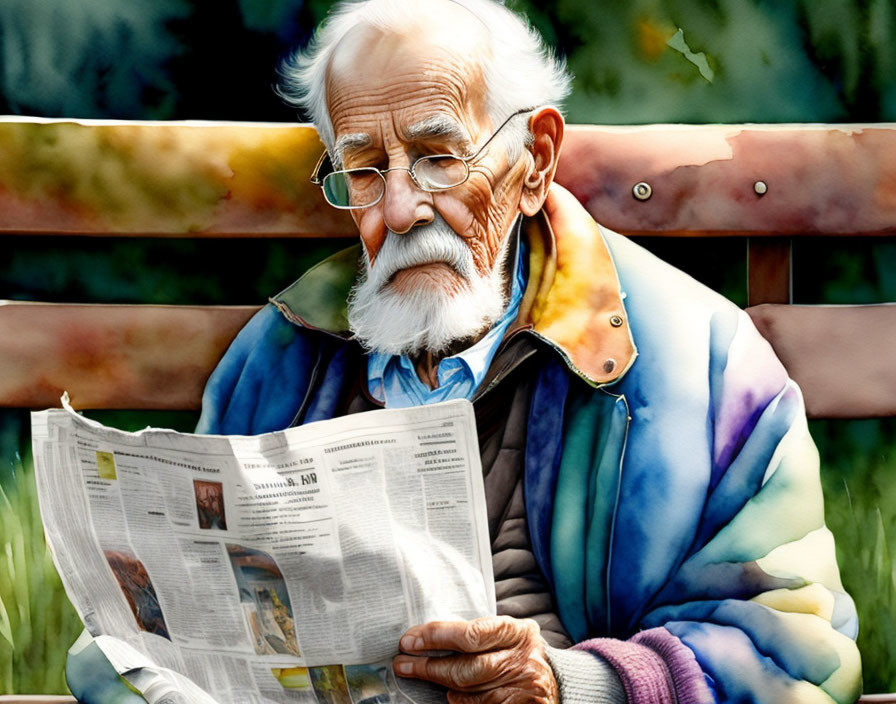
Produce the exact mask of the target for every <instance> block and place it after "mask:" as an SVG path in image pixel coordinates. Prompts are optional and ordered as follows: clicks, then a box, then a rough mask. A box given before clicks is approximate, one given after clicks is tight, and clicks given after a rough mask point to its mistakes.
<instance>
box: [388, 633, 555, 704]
mask: <svg viewBox="0 0 896 704" xmlns="http://www.w3.org/2000/svg"><path fill="white" fill-rule="evenodd" d="M432 650H450V651H455V653H456V654H451V655H446V656H444V657H428V656H426V655H425V653H426V651H432ZM401 651H402V653H405V654H402V655H397V656H396V657H395V659H394V660H393V663H392V666H393V667H394V669H395V674H397V675H398V676H400V677H416V678H418V679H421V680H428V681H430V682H435V683H436V684H440V685H443V686H445V687H447V688H448V690H449V692H448V701H449V702H451V704H474V703H476V704H498V703H499V702H507V703H508V704H523V703H524V702H535V703H536V704H558V703H559V701H560V695H559V691H558V689H557V681H556V680H555V679H554V673H553V671H552V670H551V665H550V663H548V660H547V657H546V656H545V641H544V638H542V637H541V632H540V629H539V628H538V624H537V623H535V621H532V620H531V619H526V620H519V619H515V618H510V617H509V616H487V617H485V618H477V619H475V620H473V621H433V622H431V623H426V624H424V625H422V626H414V627H413V628H410V629H408V631H407V632H406V633H405V634H404V635H403V636H402V637H401Z"/></svg>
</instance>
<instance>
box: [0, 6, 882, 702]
mask: <svg viewBox="0 0 896 704" xmlns="http://www.w3.org/2000/svg"><path fill="white" fill-rule="evenodd" d="M331 4H332V3H331V2H330V0H217V2H214V3H210V2H201V1H200V0H152V1H151V2H150V1H149V0H144V1H135V0H2V2H0V114H12V115H33V116H40V117H81V118H120V119H151V120H168V119H211V120H251V121H292V120H295V119H296V118H297V117H299V118H300V119H301V116H297V115H296V114H295V112H294V111H293V110H291V109H289V108H287V107H285V106H284V105H282V104H281V103H280V102H279V100H278V99H277V98H276V97H275V95H274V93H273V91H272V90H271V86H272V84H273V83H274V82H275V81H276V66H277V64H278V62H279V61H280V59H282V58H283V57H284V56H286V55H287V53H288V52H289V51H290V50H292V49H293V48H295V47H297V46H302V45H303V44H304V43H306V42H307V40H308V38H309V35H310V32H311V30H312V29H313V28H314V27H315V26H316V25H317V23H318V22H319V21H320V20H321V19H322V18H323V16H324V15H325V14H326V12H327V10H328V9H329V7H330V5H331ZM508 4H509V5H511V6H512V7H514V8H515V9H518V10H520V11H523V12H525V13H526V14H527V15H528V17H529V18H530V20H531V22H532V23H533V24H534V25H535V26H536V27H537V28H538V29H539V30H540V31H541V32H542V34H543V35H544V36H545V38H546V39H547V41H548V42H549V43H550V44H551V45H553V46H554V47H556V49H557V51H558V52H559V53H561V54H562V55H563V56H565V57H566V59H567V61H568V65H569V67H570V69H571V71H572V72H573V73H574V74H575V82H574V90H573V94H572V95H571V97H570V99H569V100H568V103H567V112H568V116H569V119H570V121H572V122H578V123H613V124H642V123H652V122H693V123H705V122H877V121H893V120H896V78H894V77H896V42H894V38H896V3H894V2H893V1H892V0H777V1H774V0H626V1H622V0H618V1H611V0H605V1H604V2H588V1H587V0H555V1H554V2H548V1H544V2H536V1H535V0H509V2H508ZM644 244H646V245H647V246H649V247H651V248H652V249H654V250H655V251H657V252H658V253H659V254H660V255H661V256H663V257H665V258H667V259H669V260H670V261H672V262H673V263H675V264H676V265H678V266H680V267H682V268H684V269H686V270H687V271H689V272H691V273H693V274H694V275H695V276H696V277H697V278H699V279H701V280H703V281H705V282H706V283H708V284H709V285H711V286H713V287H715V288H717V289H719V290H721V291H723V292H724V293H725V294H726V295H728V296H729V297H731V298H732V299H733V300H735V301H736V302H738V303H740V304H742V305H743V304H745V302H746V293H745V284H744V270H745V259H746V258H745V251H744V245H743V243H738V242H728V241H721V240H720V241H699V242H698V241H690V240H688V241H679V242H651V241H645V242H644ZM343 245H344V243H343V242H323V241H308V240H304V241H290V240H273V241H265V242H259V241H253V242H239V241H222V242H208V241H159V240H141V239H136V240H131V241H103V240H101V239H77V238H61V237H60V238H53V237H29V238H25V237H15V236H7V237H2V238H0V246H2V250H0V251H2V252H3V257H2V260H0V298H7V299H20V300H43V301H96V302H158V303H255V304H260V303H262V302H264V301H265V300H266V298H267V296H268V295H270V294H272V293H273V292H276V291H277V290H279V289H280V288H282V287H283V286H285V285H287V284H288V283H289V282H290V281H292V280H293V279H295V278H296V277H297V276H298V275H299V274H300V273H301V272H302V271H303V270H304V269H305V268H307V267H308V266H309V265H310V264H311V263H313V262H315V261H317V260H318V259H320V258H321V257H322V256H324V255H325V254H327V253H328V252H330V251H333V250H334V249H337V248H339V247H341V246H343ZM794 261H795V264H794V296H795V300H796V301H797V302H801V303H821V302H831V303H872V302H882V301H896V245H894V244H889V243H883V242H871V241H850V242H831V241H827V240H824V241H822V240H805V241H799V242H797V243H795V246H794ZM0 373H2V370H0ZM93 415H94V416H95V417H98V418H99V419H100V420H102V421H103V422H107V423H109V424H112V425H117V426H119V427H123V428H127V429H136V428H139V427H143V426H144V425H146V424H153V425H164V426H169V427H176V428H178V429H181V430H190V429H191V428H192V426H193V423H194V422H195V416H194V415H193V414H189V413H142V414H134V413H110V412H107V413H96V414H93ZM27 423H28V419H27V414H26V413H25V412H24V411H19V410H8V411H4V412H2V413H0V489H2V492H0V693H9V692H31V693H38V692H47V693H52V692H64V691H65V685H64V681H63V678H62V663H63V657H64V651H65V649H66V648H67V647H68V645H69V644H70V643H71V641H72V640H73V638H74V636H75V634H76V633H77V631H78V630H79V628H80V627H79V625H78V623H77V619H76V617H75V616H74V614H73V612H72V611H71V608H70V607H69V606H68V605H67V602H66V600H65V597H64V593H63V592H62V591H61V586H60V584H59V581H58V577H56V575H55V571H54V570H53V569H52V565H51V563H50V561H49V557H48V555H47V552H46V548H45V546H44V544H43V536H42V534H41V528H40V524H39V520H38V515H37V511H36V501H35V496H34V487H33V477H32V476H31V471H30V460H29V457H28V445H29V442H30V441H29V438H28V431H27ZM812 426H813V432H814V435H815V437H816V441H817V442H818V444H819V449H820V450H821V452H822V461H823V481H824V488H825V493H826V496H827V501H828V504H827V505H828V508H827V515H828V523H829V525H831V527H832V528H833V529H834V531H835V533H836V534H837V535H838V540H839V545H838V549H839V555H840V564H841V567H842V570H843V575H844V581H845V583H846V585H847V588H848V589H849V590H850V592H851V593H852V594H853V595H854V596H855V597H856V599H857V601H858V603H859V607H860V613H861V616H862V632H861V635H860V646H861V648H862V650H863V653H864V658H865V662H866V691H894V690H896V657H891V655H890V653H896V647H894V646H896V642H894V640H896V565H894V556H896V476H894V474H896V422H894V421H892V420H868V421H851V422H833V421H816V422H813V423H812Z"/></svg>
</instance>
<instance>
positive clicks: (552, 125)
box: [520, 105, 564, 216]
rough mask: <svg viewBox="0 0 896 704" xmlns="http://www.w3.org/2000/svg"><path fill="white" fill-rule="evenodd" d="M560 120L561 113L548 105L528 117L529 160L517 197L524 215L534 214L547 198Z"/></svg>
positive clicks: (560, 133) (560, 134) (560, 132)
mask: <svg viewBox="0 0 896 704" xmlns="http://www.w3.org/2000/svg"><path fill="white" fill-rule="evenodd" d="M563 124H564V123H563V115H561V114H560V112H559V111H558V110H557V108H555V107H553V106H551V105H548V106H546V107H543V108H539V109H538V110H537V111H536V112H535V113H534V114H533V115H532V116H531V117H530V118H529V130H530V132H531V133H532V136H533V140H532V144H530V145H529V147H528V149H529V152H530V153H531V155H532V161H531V163H530V165H529V171H528V173H527V174H526V176H525V179H524V180H523V193H522V196H521V198H520V210H521V211H522V212H523V214H524V215H529V216H532V215H535V214H536V213H537V212H538V211H539V210H540V209H541V205H542V203H544V199H545V198H547V195H548V188H550V186H551V183H552V182H553V180H554V172H555V171H556V170H557V160H558V158H559V157H560V144H561V142H563Z"/></svg>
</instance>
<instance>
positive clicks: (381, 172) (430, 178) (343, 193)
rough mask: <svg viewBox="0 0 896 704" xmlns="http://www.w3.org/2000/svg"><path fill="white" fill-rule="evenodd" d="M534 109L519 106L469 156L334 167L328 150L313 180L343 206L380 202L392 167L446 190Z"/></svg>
mask: <svg viewBox="0 0 896 704" xmlns="http://www.w3.org/2000/svg"><path fill="white" fill-rule="evenodd" d="M534 109H535V108H523V109H522V110H517V111H516V112H515V113H513V114H512V115H511V116H510V117H508V118H507V119H506V120H504V122H502V123H501V124H500V126H499V127H498V129H496V130H495V131H494V132H493V133H492V135H491V137H489V138H488V139H487V140H485V143H484V144H483V145H482V146H481V147H479V149H477V150H476V153H475V154H471V155H469V156H457V155H455V154H431V155H428V156H421V157H420V158H419V159H417V160H415V161H414V163H413V164H411V165H410V166H394V167H390V168H388V169H378V168H376V167H373V166H364V167H360V168H357V169H334V168H333V162H332V161H331V159H330V155H329V153H328V152H324V153H323V154H321V157H320V159H319V160H318V162H317V165H316V166H315V167H314V172H313V173H312V175H311V183H314V184H317V185H318V186H320V187H321V190H323V192H324V198H326V199H327V202H328V203H329V204H330V205H332V206H333V207H334V208H340V209H342V210H353V209H355V208H368V207H370V206H371V205H376V204H377V203H379V202H380V200H381V199H382V197H383V195H384V194H385V192H386V176H385V175H386V174H387V173H388V172H390V171H407V172H408V173H409V174H410V176H411V180H412V181H413V182H414V184H415V185H416V186H417V188H419V189H421V190H423V191H427V192H428V193H434V192H436V191H447V190H448V189H449V188H455V187H457V186H460V185H461V184H462V183H465V182H466V181H467V179H468V178H470V168H471V167H470V163H471V162H472V161H474V160H475V159H477V158H478V157H479V156H480V155H481V154H482V153H483V152H484V151H485V149H486V147H488V145H489V144H490V143H491V142H492V140H493V139H494V138H495V137H497V136H498V133H499V132H500V131H501V130H502V129H503V128H504V126H505V125H507V123H509V122H510V121H511V120H512V119H513V118H514V117H517V116H518V115H522V114H523V113H527V112H531V111H532V110H534Z"/></svg>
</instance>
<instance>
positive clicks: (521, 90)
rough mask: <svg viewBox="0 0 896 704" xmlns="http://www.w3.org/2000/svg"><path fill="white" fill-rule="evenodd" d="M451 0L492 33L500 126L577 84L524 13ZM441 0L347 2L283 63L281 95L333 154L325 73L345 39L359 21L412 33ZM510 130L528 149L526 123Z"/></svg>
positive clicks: (491, 73)
mask: <svg viewBox="0 0 896 704" xmlns="http://www.w3.org/2000/svg"><path fill="white" fill-rule="evenodd" d="M444 1H448V0H444ZM450 1H451V2H454V3H456V4H458V5H461V6H463V7H465V8H466V9H467V10H469V11H470V13H471V14H470V22H471V23H475V24H476V25H479V24H480V23H481V24H482V25H484V27H485V29H486V31H487V35H488V42H489V45H488V47H486V49H487V51H486V53H485V58H484V59H483V65H482V67H481V68H482V72H483V75H484V78H485V84H486V88H487V105H486V109H487V111H488V114H489V116H490V117H491V120H492V123H493V125H494V126H495V127H497V126H498V125H499V124H501V123H502V122H503V121H504V120H505V119H507V117H508V116H509V115H511V114H513V113H514V112H516V111H518V110H522V109H524V108H530V107H531V108H534V107H540V106H542V105H555V106H559V105H560V104H561V103H562V101H563V99H564V98H565V97H566V96H567V95H568V93H569V89H570V77H569V75H568V74H567V72H566V65H565V62H564V61H563V60H562V59H560V58H558V57H556V56H555V55H554V53H553V52H552V51H551V50H550V49H549V48H548V47H547V46H545V44H544V42H543V41H542V39H541V37H540V36H539V34H538V32H536V31H535V30H534V29H533V28H532V27H531V26H530V25H529V23H528V22H527V21H526V20H525V19H524V18H522V17H520V16H518V15H516V14H514V13H513V12H511V11H510V10H508V9H507V8H506V7H504V6H503V5H501V4H499V3H498V2H495V1H494V0H450ZM435 4H436V0H360V1H357V0H356V1H346V2H342V3H340V4H339V5H337V6H336V7H335V8H334V9H333V10H332V11H331V13H330V16H329V17H328V18H327V21H326V22H324V23H323V24H322V25H321V27H320V28H319V29H318V31H317V32H316V34H315V36H314V38H313V40H312V41H311V44H310V45H309V47H308V49H307V50H306V51H305V52H296V53H295V54H294V55H293V56H292V57H290V58H289V59H287V60H286V61H284V62H283V64H282V65H281V67H280V84H279V86H278V87H277V92H278V93H279V94H280V96H281V97H282V98H284V100H286V101H287V102H288V103H290V104H292V105H295V106H297V107H301V108H303V109H304V110H305V111H306V112H307V113H308V115H309V117H310V118H311V121H312V122H313V123H314V125H315V127H317V131H318V133H319V134H320V137H321V139H322V140H323V142H324V144H325V145H326V147H327V150H328V151H329V152H330V154H331V155H332V156H335V155H334V154H333V145H334V140H335V136H334V134H333V124H332V122H331V121H330V116H329V113H328V111H327V95H326V75H327V68H328V66H329V64H330V61H331V60H332V58H333V54H334V52H335V50H336V47H337V46H338V44H339V42H340V41H341V40H342V39H343V38H344V37H345V35H346V34H347V33H348V32H349V31H350V30H351V29H353V28H354V27H357V26H358V25H367V26H369V27H372V28H375V29H378V30H380V31H383V32H387V33H392V32H400V31H402V30H406V29H408V28H411V27H413V25H414V24H415V23H419V15H420V14H421V13H422V11H424V10H432V8H433V6H434V5H435ZM504 132H505V134H504V135H503V136H504V140H503V141H504V143H505V144H507V145H510V148H511V149H512V150H515V149H521V148H522V145H523V144H524V143H525V142H526V139H527V138H528V137H529V131H528V129H527V127H526V125H525V124H523V123H521V124H519V125H513V124H511V125H508V126H507V127H506V128H505V131H504Z"/></svg>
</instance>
